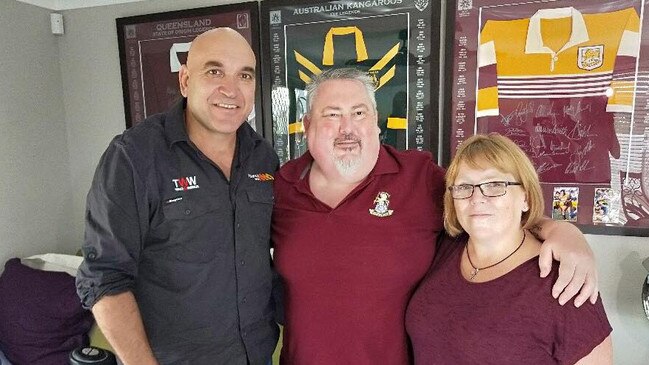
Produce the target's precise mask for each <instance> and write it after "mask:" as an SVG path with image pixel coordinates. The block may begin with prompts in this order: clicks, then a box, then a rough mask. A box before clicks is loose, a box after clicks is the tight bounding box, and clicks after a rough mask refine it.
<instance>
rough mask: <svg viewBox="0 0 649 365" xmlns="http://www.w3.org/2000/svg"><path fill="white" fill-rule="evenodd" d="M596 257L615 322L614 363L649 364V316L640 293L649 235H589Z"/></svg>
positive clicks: (610, 316)
mask: <svg viewBox="0 0 649 365" xmlns="http://www.w3.org/2000/svg"><path fill="white" fill-rule="evenodd" d="M586 238H587V239H588V242H589V243H590V245H591V247H592V248H593V251H594V252H595V256H596V257H597V262H598V270H599V281H600V287H599V290H600V293H601V296H602V300H603V301H604V307H605V308H606V313H607V314H608V319H609V321H610V322H611V325H612V326H613V351H614V355H615V363H616V364H620V365H635V364H637V365H647V364H649V320H648V319H647V318H646V317H645V315H644V310H643V308H642V301H641V299H640V295H641V293H642V283H643V281H644V279H645V277H646V276H647V271H646V270H645V269H644V267H643V266H642V261H643V260H644V259H645V258H647V257H649V238H647V237H620V236H595V235H587V236H586Z"/></svg>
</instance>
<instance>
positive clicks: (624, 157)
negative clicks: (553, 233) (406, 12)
mask: <svg viewBox="0 0 649 365" xmlns="http://www.w3.org/2000/svg"><path fill="white" fill-rule="evenodd" d="M647 3H648V1H646V0H589V1H579V0H538V1H537V0H531V1H526V2H519V1H509V2H503V1H502V0H500V1H497V0H454V1H449V2H448V7H447V17H448V19H449V21H448V23H447V25H448V27H447V35H448V37H447V42H448V43H449V53H448V58H447V61H446V63H447V64H448V65H449V68H448V69H447V73H446V74H447V75H449V76H450V77H449V78H448V79H447V80H445V81H446V82H445V85H446V90H447V94H446V98H445V108H446V110H447V111H448V113H447V115H448V118H446V119H445V120H444V130H445V133H444V135H443V145H444V152H445V153H444V161H445V163H448V161H449V160H450V158H451V157H452V156H453V154H454V151H455V150H456V148H457V147H458V146H459V145H460V144H461V143H462V141H464V140H465V139H466V138H468V137H470V136H471V135H473V134H476V133H492V132H496V133H500V134H503V135H506V136H508V137H509V138H511V139H512V140H514V141H515V142H516V143H517V144H518V145H519V146H520V147H521V148H522V149H523V150H524V151H525V152H526V153H527V154H528V156H529V157H530V159H531V160H532V162H533V164H534V165H535V167H536V169H537V172H538V173H539V178H540V182H541V186H542V190H543V195H544V200H545V206H546V210H545V215H546V216H549V217H552V218H553V219H556V220H562V221H569V222H574V223H575V224H576V225H577V226H578V227H579V228H580V229H581V230H582V231H583V232H585V233H594V234H610V235H633V236H649V95H648V93H647V90H648V89H649V78H647V75H649V37H646V36H643V35H642V34H643V32H644V33H647V29H649V20H648V19H647V18H646V17H641V16H640V15H641V14H644V11H645V10H647V9H649V7H647V5H648V4H647ZM602 24H606V27H604V26H602ZM505 29H506V31H505ZM517 65H518V66H517Z"/></svg>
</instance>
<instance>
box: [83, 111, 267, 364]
mask: <svg viewBox="0 0 649 365" xmlns="http://www.w3.org/2000/svg"><path fill="white" fill-rule="evenodd" d="M184 104H185V103H184V102H179V103H178V104H177V105H175V106H174V107H173V109H171V110H170V111H169V112H167V113H165V114H158V115H155V116H152V117H150V118H148V119H147V120H145V121H143V122H141V123H139V124H138V125H136V126H135V127H133V128H131V129H129V130H127V131H126V132H124V133H123V134H122V135H119V136H117V137H115V139H113V141H112V142H111V143H110V145H109V147H108V149H107V150H106V152H105V153H104V155H103V156H102V158H101V160H100V162H99V166H98V167H97V171H96V172H95V176H94V180H93V183H92V186H91V188H90V192H89V193H88V197H87V211H86V232H85V239H84V244H83V254H84V262H83V264H82V265H81V268H80V270H79V273H78V277H77V291H78V293H79V296H80V298H81V300H82V302H83V304H84V306H85V307H87V308H91V307H92V306H93V305H94V304H95V303H96V302H97V300H99V299H100V298H101V297H102V296H103V295H107V294H117V293H120V292H124V291H127V290H130V291H132V292H133V293H134V295H135V298H136V300H137V303H138V306H139V308H140V311H141V314H142V319H143V321H144V326H145V329H146V333H147V336H148V338H149V341H150V342H151V346H152V347H153V351H154V353H155V355H156V357H157V358H158V361H160V362H161V363H162V364H191V365H195V364H196V365H201V364H209V365H214V364H248V363H249V364H264V365H265V364H267V362H268V360H269V359H270V357H271V355H272V353H273V350H274V348H275V344H276V342H277V337H278V328H277V325H276V324H275V321H274V319H273V318H274V303H273V301H272V298H271V291H272V285H273V284H272V281H273V280H272V279H273V270H272V267H271V266H272V264H271V258H270V254H269V245H270V243H269V242H270V239H269V235H270V219H271V213H272V208H273V204H272V203H273V186H272V183H273V181H272V180H273V177H272V176H273V174H274V173H275V171H276V169H277V168H278V159H277V155H276V154H275V152H274V151H273V149H272V147H271V146H270V144H269V143H268V142H266V141H265V140H263V139H262V138H261V137H260V136H259V135H257V134H256V133H255V132H254V131H253V130H252V128H251V127H250V126H249V125H248V124H247V123H244V124H243V125H242V126H241V127H240V128H239V130H238V131H237V147H236V152H235V158H234V161H233V164H232V170H231V178H230V181H228V180H227V179H226V178H225V176H224V175H223V173H222V172H221V170H220V169H219V168H218V167H217V166H216V165H215V164H214V163H213V162H211V161H210V160H209V159H208V158H206V157H205V156H204V155H203V154H202V153H201V152H200V151H199V150H198V149H197V148H196V147H195V146H194V145H193V144H192V143H191V141H190V140H189V138H188V136H187V132H186V129H185V124H184Z"/></svg>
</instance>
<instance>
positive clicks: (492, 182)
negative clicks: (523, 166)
mask: <svg viewBox="0 0 649 365" xmlns="http://www.w3.org/2000/svg"><path fill="white" fill-rule="evenodd" d="M494 183H497V184H505V191H504V192H503V193H502V194H500V195H487V194H485V192H484V189H483V188H482V186H483V185H487V184H494ZM510 185H514V186H516V185H519V186H520V185H523V184H522V183H519V182H516V181H486V182H483V183H480V184H459V185H451V186H449V187H448V191H450V192H451V197H452V198H453V199H455V200H464V199H469V198H470V197H472V196H473V193H474V192H475V188H476V187H478V188H480V193H482V196H484V197H487V198H497V197H499V196H503V195H505V194H507V187H508V186H510ZM458 186H472V187H473V189H471V194H469V196H467V197H465V198H456V197H454V196H453V188H455V187H458Z"/></svg>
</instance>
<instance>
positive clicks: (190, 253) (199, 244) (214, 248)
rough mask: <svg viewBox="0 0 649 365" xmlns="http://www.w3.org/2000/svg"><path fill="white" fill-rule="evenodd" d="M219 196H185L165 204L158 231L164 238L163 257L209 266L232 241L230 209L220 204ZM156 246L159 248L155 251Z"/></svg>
mask: <svg viewBox="0 0 649 365" xmlns="http://www.w3.org/2000/svg"><path fill="white" fill-rule="evenodd" d="M222 201H223V200H222V199H219V198H218V197H217V196H209V195H208V196H206V195H201V196H199V197H193V196H183V197H182V199H181V200H179V201H175V202H173V203H166V204H165V205H164V206H163V208H162V210H163V214H164V221H163V223H162V224H161V225H160V226H159V227H158V228H157V229H156V231H157V233H158V234H157V235H158V236H159V237H160V238H162V240H161V243H162V244H161V245H154V247H152V248H153V249H156V248H157V249H160V250H161V251H162V252H161V254H162V255H163V256H164V257H166V258H168V259H172V260H177V261H180V262H188V263H207V262H210V261H211V260H212V259H214V257H215V256H216V255H217V254H218V253H219V252H220V251H223V250H225V248H224V247H220V246H223V245H224V244H226V243H227V242H229V240H228V239H227V237H229V236H228V234H231V233H229V232H231V230H232V218H231V214H230V211H231V209H230V208H229V207H225V206H222V205H223V204H219V203H220V202H222ZM155 246H157V247H155Z"/></svg>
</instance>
